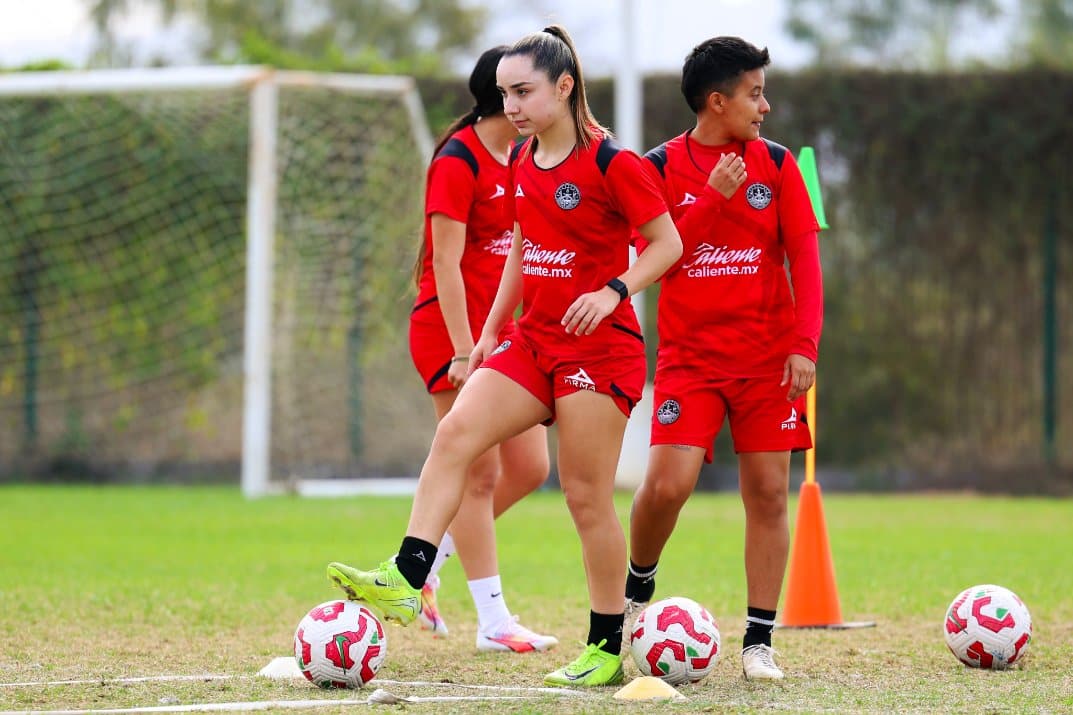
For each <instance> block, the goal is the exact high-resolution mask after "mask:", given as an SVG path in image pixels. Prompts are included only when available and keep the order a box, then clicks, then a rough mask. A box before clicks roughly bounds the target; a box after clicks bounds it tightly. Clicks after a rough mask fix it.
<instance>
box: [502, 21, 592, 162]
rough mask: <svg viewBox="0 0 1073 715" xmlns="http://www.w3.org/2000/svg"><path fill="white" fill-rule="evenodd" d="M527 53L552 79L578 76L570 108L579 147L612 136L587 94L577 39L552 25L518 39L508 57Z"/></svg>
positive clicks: (575, 77)
mask: <svg viewBox="0 0 1073 715" xmlns="http://www.w3.org/2000/svg"><path fill="white" fill-rule="evenodd" d="M516 55H525V56H527V57H529V58H530V59H531V60H532V61H533V67H534V69H539V70H541V71H543V72H544V73H545V74H546V75H547V76H548V77H549V78H550V79H551V81H552V82H555V81H556V80H558V79H559V77H561V76H562V75H563V73H564V72H565V73H567V74H569V75H570V76H571V77H573V78H574V89H573V91H572V92H571V93H570V111H571V114H572V115H573V117H574V131H575V133H576V139H577V144H578V146H579V147H582V148H585V149H588V148H589V147H590V146H592V145H593V143H595V142H596V141H597V140H598V139H600V138H601V135H607V136H610V135H611V130H609V129H608V128H607V127H604V126H602V125H601V124H600V123H599V122H598V121H596V117H594V116H593V114H592V110H591V109H590V108H589V100H588V97H587V96H586V94H585V78H584V76H583V74H582V72H581V58H580V57H579V56H578V53H577V48H576V47H574V41H573V40H572V39H570V34H569V33H568V32H567V31H566V28H565V27H563V26H562V25H549V26H548V27H545V28H544V30H543V31H541V32H534V33H533V34H531V35H526V36H525V37H523V38H522V39H520V40H518V41H517V42H515V43H514V44H513V45H512V46H511V48H510V49H509V50H507V52H506V54H505V55H504V57H513V56H516Z"/></svg>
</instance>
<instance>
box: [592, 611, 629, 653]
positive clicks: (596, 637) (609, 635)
mask: <svg viewBox="0 0 1073 715" xmlns="http://www.w3.org/2000/svg"><path fill="white" fill-rule="evenodd" d="M625 620H626V618H625V614H622V613H597V612H596V611H589V640H588V642H589V644H597V643H599V642H600V641H603V640H606V641H607V642H606V643H604V644H603V645H602V646H600V650H603V651H606V652H608V653H611V654H612V655H618V654H619V651H621V650H622V623H623V621H625Z"/></svg>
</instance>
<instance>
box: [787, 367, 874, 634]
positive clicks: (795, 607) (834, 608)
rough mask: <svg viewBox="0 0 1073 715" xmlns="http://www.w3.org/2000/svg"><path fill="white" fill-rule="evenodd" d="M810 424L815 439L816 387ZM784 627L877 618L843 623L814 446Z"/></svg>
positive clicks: (793, 555)
mask: <svg viewBox="0 0 1073 715" xmlns="http://www.w3.org/2000/svg"><path fill="white" fill-rule="evenodd" d="M808 423H809V429H811V430H812V438H813V443H814V444H815V439H816V386H815V385H813V386H812V389H811V390H809V393H808ZM782 618H783V621H782V623H781V624H779V626H780V627H781V628H865V627H868V626H874V625H875V622H874V621H858V622H854V623H843V622H842V608H841V606H840V605H839V603H838V588H837V587H836V586H835V566H834V561H833V560H832V559H831V547H830V545H829V544H828V542H827V521H826V520H825V519H824V518H823V500H822V499H821V498H820V485H819V484H818V483H817V482H816V459H815V448H813V449H810V450H809V451H808V452H807V453H806V455H805V481H804V482H802V483H801V493H800V501H799V502H798V504H797V523H796V525H795V527H794V544H793V549H792V550H791V552H790V575H789V578H788V579H787V583H786V604H785V606H783V609H782Z"/></svg>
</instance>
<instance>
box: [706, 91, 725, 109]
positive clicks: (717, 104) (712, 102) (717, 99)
mask: <svg viewBox="0 0 1073 715" xmlns="http://www.w3.org/2000/svg"><path fill="white" fill-rule="evenodd" d="M726 104H727V97H726V95H724V94H723V93H722V92H712V93H710V94H709V95H708V100H707V105H708V109H710V110H712V111H713V112H715V113H716V114H722V113H723V111H724V110H725V109H726Z"/></svg>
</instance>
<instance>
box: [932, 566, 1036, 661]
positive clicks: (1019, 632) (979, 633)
mask: <svg viewBox="0 0 1073 715" xmlns="http://www.w3.org/2000/svg"><path fill="white" fill-rule="evenodd" d="M943 634H944V636H945V637H946V645H947V647H948V648H950V652H951V653H953V654H954V656H955V657H956V658H957V659H958V660H960V661H961V662H962V663H964V664H965V665H968V666H970V667H973V668H983V669H986V670H1005V669H1006V668H1009V667H1010V666H1012V665H1014V664H1015V663H1019V662H1020V661H1021V660H1022V659H1023V658H1024V657H1025V653H1026V652H1028V644H1029V643H1030V642H1031V641H1032V616H1031V615H1030V614H1029V613H1028V608H1027V607H1026V606H1025V604H1024V603H1023V602H1022V601H1021V599H1020V598H1018V597H1017V594H1015V593H1014V592H1013V591H1011V590H1009V589H1007V588H1003V587H1002V586H995V585H992V584H983V585H980V586H973V587H972V588H967V589H965V590H964V591H962V592H961V593H959V594H958V595H957V597H956V598H955V599H954V600H953V602H951V604H950V607H949V608H947V609H946V621H945V623H944V627H943Z"/></svg>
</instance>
